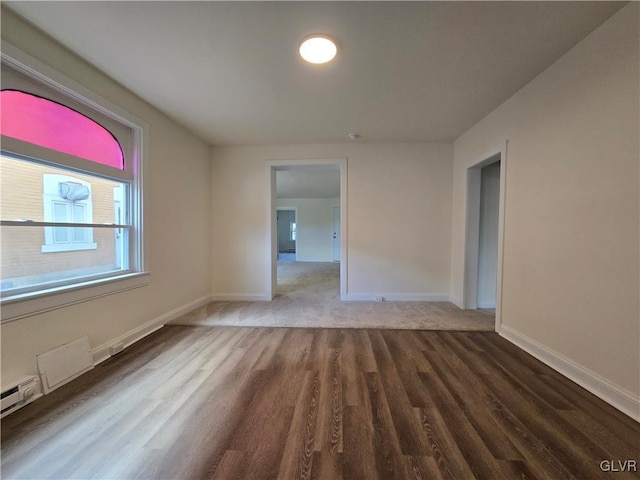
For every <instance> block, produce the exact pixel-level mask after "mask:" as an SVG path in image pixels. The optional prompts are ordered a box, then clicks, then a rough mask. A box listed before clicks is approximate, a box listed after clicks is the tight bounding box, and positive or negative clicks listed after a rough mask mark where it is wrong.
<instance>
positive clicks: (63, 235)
mask: <svg viewBox="0 0 640 480" xmlns="http://www.w3.org/2000/svg"><path fill="white" fill-rule="evenodd" d="M53 243H69V229H68V228H67V227H55V228H54V229H53Z"/></svg>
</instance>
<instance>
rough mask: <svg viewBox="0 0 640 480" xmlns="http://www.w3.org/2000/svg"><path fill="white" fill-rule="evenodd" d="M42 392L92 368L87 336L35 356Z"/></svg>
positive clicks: (52, 388)
mask: <svg viewBox="0 0 640 480" xmlns="http://www.w3.org/2000/svg"><path fill="white" fill-rule="evenodd" d="M36 358H37V361H38V372H39V373H40V378H41V379H42V387H43V388H44V393H49V392H50V391H51V390H54V389H56V388H58V387H61V386H62V385H64V384H65V383H68V382H70V381H71V380H73V379H74V378H76V377H79V376H80V375H82V374H83V373H84V372H86V371H88V370H91V369H92V368H93V360H92V358H91V352H90V351H89V338H88V337H82V338H79V339H78V340H74V341H73V342H69V343H65V344H64V345H61V346H59V347H57V348H54V349H53V350H49V351H48V352H45V353H42V354H40V355H38V356H37V357H36Z"/></svg>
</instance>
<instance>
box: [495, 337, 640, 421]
mask: <svg viewBox="0 0 640 480" xmlns="http://www.w3.org/2000/svg"><path fill="white" fill-rule="evenodd" d="M498 334H499V335H500V336H501V337H503V338H505V339H506V340H508V341H510V342H511V343H513V344H514V345H517V346H518V347H520V348H521V349H523V350H524V351H525V352H527V353H529V354H530V355H532V356H534V357H535V358H537V359H538V360H540V361H541V362H542V363H544V364H546V365H548V366H549V367H551V368H553V369H554V370H556V371H557V372H559V373H561V374H562V375H564V376H565V377H567V378H568V379H570V380H572V381H573V382H575V383H577V384H578V385H580V386H581V387H583V388H584V389H586V390H588V391H589V392H591V393H593V394H594V395H595V396H597V397H599V398H601V399H602V400H604V401H605V402H607V403H608V404H609V405H611V406H613V407H615V408H617V409H618V410H620V411H621V412H622V413H624V414H625V415H628V416H629V417H631V418H633V419H634V420H635V421H636V422H640V397H637V396H634V395H633V394H632V393H631V392H628V391H625V390H623V389H621V388H619V387H617V386H616V385H613V384H612V383H611V382H609V381H608V380H607V379H605V378H602V377H601V376H600V375H598V374H597V373H595V372H592V371H591V370H589V369H587V368H584V367H583V366H582V365H579V364H578V363H576V362H574V361H573V360H571V359H569V358H567V357H565V356H564V355H562V354H560V353H558V352H555V351H553V350H551V349H550V348H548V347H546V346H544V345H542V344H541V343H539V342H537V341H535V340H533V339H531V338H529V337H527V336H526V335H523V334H521V333H519V332H517V331H515V330H513V329H512V328H509V327H507V326H504V325H502V326H501V327H500V330H498Z"/></svg>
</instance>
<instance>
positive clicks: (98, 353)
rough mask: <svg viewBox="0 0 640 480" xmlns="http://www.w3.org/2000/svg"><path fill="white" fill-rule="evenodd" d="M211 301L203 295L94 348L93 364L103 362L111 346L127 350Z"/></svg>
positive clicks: (107, 356) (92, 353)
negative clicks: (118, 346) (119, 345)
mask: <svg viewBox="0 0 640 480" xmlns="http://www.w3.org/2000/svg"><path fill="white" fill-rule="evenodd" d="M210 301H211V295H205V296H204V297H201V298H198V299H196V300H193V301H191V302H189V303H186V304H184V305H182V306H180V307H178V308H175V309H173V310H171V311H170V312H167V313H165V314H163V315H160V316H159V317H156V318H154V319H153V320H151V321H149V322H147V323H145V324H143V325H140V326H139V327H137V328H134V329H133V330H131V331H130V332H127V333H125V334H124V335H120V336H119V337H117V338H114V339H112V340H110V341H109V342H107V343H104V344H102V345H101V346H99V347H97V348H94V349H93V350H91V356H92V358H93V364H94V365H97V364H99V363H101V362H104V361H105V360H106V359H108V358H109V357H110V356H111V355H110V353H109V348H110V347H111V346H112V345H117V344H119V343H122V344H124V347H125V348H127V347H128V346H129V345H132V344H134V343H135V342H137V341H138V340H141V339H143V338H144V337H146V336H147V335H149V334H151V333H153V332H155V331H156V330H159V329H160V328H162V327H164V326H165V325H166V324H167V323H169V322H170V321H171V320H174V319H176V318H178V317H180V316H182V315H184V314H186V313H189V312H191V311H192V310H195V309H196V308H199V307H202V306H203V305H206V304H207V303H209V302H210Z"/></svg>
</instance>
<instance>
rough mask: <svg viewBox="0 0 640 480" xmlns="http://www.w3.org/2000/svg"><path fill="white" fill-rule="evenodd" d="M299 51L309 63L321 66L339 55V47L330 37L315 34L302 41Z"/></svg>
mask: <svg viewBox="0 0 640 480" xmlns="http://www.w3.org/2000/svg"><path fill="white" fill-rule="evenodd" d="M298 51H299V52H300V56H301V57H302V58H303V59H304V60H306V61H307V62H309V63H315V64H319V63H327V62H330V61H331V60H333V57H335V56H336V53H338V47H336V42H334V41H333V39H332V38H331V37H329V36H328V35H323V34H321V33H314V34H313V35H307V36H306V37H304V38H303V39H302V41H301V42H300V46H299V47H298Z"/></svg>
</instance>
